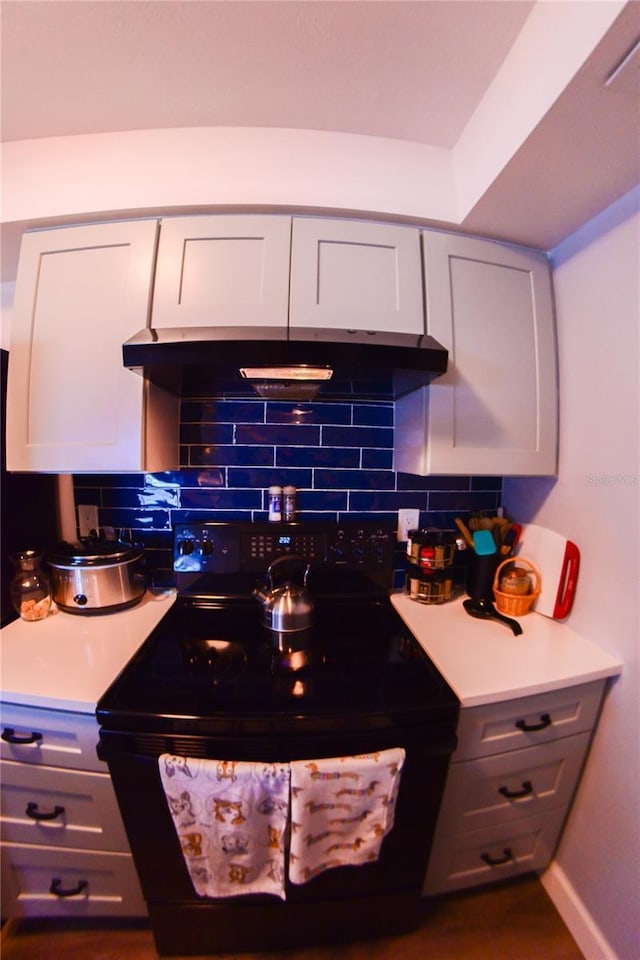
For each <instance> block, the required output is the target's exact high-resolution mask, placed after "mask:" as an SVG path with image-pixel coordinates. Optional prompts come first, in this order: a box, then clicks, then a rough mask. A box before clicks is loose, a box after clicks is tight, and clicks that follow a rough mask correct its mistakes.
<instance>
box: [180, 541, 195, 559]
mask: <svg viewBox="0 0 640 960" xmlns="http://www.w3.org/2000/svg"><path fill="white" fill-rule="evenodd" d="M194 547H195V541H194V540H181V541H180V544H179V546H178V549H179V551H180V553H181V554H182V556H183V557H188V556H189V554H190V553H193V549H194Z"/></svg>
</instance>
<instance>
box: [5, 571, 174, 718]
mask: <svg viewBox="0 0 640 960" xmlns="http://www.w3.org/2000/svg"><path fill="white" fill-rule="evenodd" d="M174 600H175V591H174V590H164V591H162V592H158V591H154V592H151V591H150V590H147V592H146V593H145V595H144V597H143V598H142V600H141V601H140V603H138V604H136V605H135V606H134V607H129V608H128V609H127V610H121V611H118V612H115V613H108V614H100V615H91V616H81V615H80V614H73V613H64V612H63V611H62V610H58V609H56V610H55V611H54V612H52V613H51V614H50V615H49V616H48V617H47V618H46V619H45V620H35V621H32V622H27V621H24V620H15V621H14V622H13V623H10V624H8V625H7V626H6V627H4V628H3V629H2V630H1V631H0V667H1V684H2V699H3V700H4V701H5V702H6V703H19V704H24V705H28V706H32V707H48V708H49V709H53V710H71V711H73V712H75V713H93V712H94V710H95V708H96V703H97V702H98V700H99V698H100V697H101V696H102V694H103V693H104V691H105V690H106V689H107V687H108V686H109V684H110V683H111V681H112V680H114V679H115V677H116V676H117V675H118V673H119V672H120V670H121V669H122V668H123V667H124V665H125V664H126V663H127V662H128V660H129V659H130V658H131V657H132V656H133V654H134V653H135V652H136V650H137V649H138V648H139V647H140V645H141V644H142V642H143V641H144V640H145V639H146V638H147V637H148V636H149V634H150V633H151V631H152V630H153V628H154V627H155V626H156V624H157V623H158V621H159V620H160V619H161V618H162V617H163V616H164V614H165V613H166V612H167V610H168V609H169V607H170V606H171V604H172V603H173V602H174Z"/></svg>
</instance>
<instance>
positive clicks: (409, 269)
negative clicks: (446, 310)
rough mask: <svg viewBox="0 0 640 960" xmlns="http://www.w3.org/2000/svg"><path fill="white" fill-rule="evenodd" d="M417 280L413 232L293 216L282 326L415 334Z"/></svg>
mask: <svg viewBox="0 0 640 960" xmlns="http://www.w3.org/2000/svg"><path fill="white" fill-rule="evenodd" d="M421 277H422V271H421V266H420V235H419V232H418V231H417V230H415V229H412V228H409V227H395V226H391V225H389V224H379V223H364V222H352V221H348V220H321V219H304V218H294V221H293V238H292V247H291V310H290V318H289V324H290V326H291V328H292V329H295V328H298V327H327V328H335V327H337V328H339V329H345V328H346V329H353V330H372V331H377V332H381V331H382V332H387V331H391V332H397V333H414V334H416V335H421V334H423V333H424V307H423V299H422V289H421V288H422V279H421Z"/></svg>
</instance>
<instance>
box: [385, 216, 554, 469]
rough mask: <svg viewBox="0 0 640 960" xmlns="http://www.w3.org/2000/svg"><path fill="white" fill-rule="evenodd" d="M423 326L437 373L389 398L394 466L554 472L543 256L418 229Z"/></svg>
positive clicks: (550, 325) (550, 334)
mask: <svg viewBox="0 0 640 960" xmlns="http://www.w3.org/2000/svg"><path fill="white" fill-rule="evenodd" d="M422 239H423V255H424V265H425V282H426V312H427V333H429V334H431V335H432V336H433V337H435V339H436V340H438V341H439V342H440V343H442V344H443V346H445V347H446V348H447V349H448V350H449V369H448V371H447V373H446V374H445V375H444V376H442V377H439V378H438V379H436V380H435V381H433V383H431V385H430V386H429V387H428V388H424V389H422V390H419V391H416V392H414V393H412V394H409V395H407V396H406V397H403V398H402V399H400V400H399V401H398V402H397V404H396V428H395V469H396V470H400V471H405V472H408V473H414V474H420V475H426V474H474V475H498V476H500V475H511V476H534V475H549V476H550V475H554V474H555V473H556V459H557V454H556V447H557V364H556V344H555V325H554V314H553V299H552V291H551V277H550V270H549V266H548V263H547V260H546V257H545V256H544V255H543V254H537V253H535V252H531V251H526V250H523V249H521V248H518V247H510V246H507V245H503V244H498V243H494V242H492V241H488V240H476V239H473V238H469V237H462V236H455V235H452V234H447V233H440V232H431V231H428V232H425V233H423V238H422Z"/></svg>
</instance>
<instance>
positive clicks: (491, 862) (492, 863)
mask: <svg viewBox="0 0 640 960" xmlns="http://www.w3.org/2000/svg"><path fill="white" fill-rule="evenodd" d="M503 854H504V856H503V857H501V858H500V859H497V858H494V857H492V856H490V855H489V854H488V853H483V854H481V855H480V856H481V859H482V860H484V862H485V863H486V864H487V866H488V867H500V866H502V864H503V863H509V861H510V860H515V857H514V856H513V853H512V852H511V847H505V849H504V850H503Z"/></svg>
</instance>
